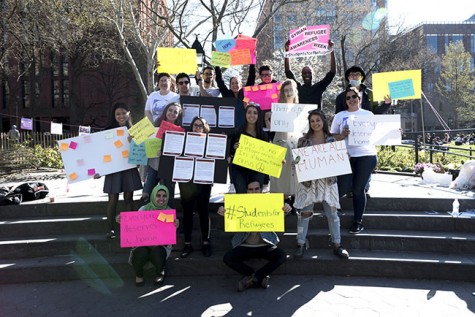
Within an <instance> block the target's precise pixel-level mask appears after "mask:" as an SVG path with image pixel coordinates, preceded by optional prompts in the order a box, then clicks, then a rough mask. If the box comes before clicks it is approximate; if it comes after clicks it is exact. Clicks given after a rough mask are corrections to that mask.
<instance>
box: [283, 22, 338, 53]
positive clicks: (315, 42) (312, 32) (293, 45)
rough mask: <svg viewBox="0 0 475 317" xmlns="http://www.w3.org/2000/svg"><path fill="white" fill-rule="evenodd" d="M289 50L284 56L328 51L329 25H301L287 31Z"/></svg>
mask: <svg viewBox="0 0 475 317" xmlns="http://www.w3.org/2000/svg"><path fill="white" fill-rule="evenodd" d="M289 39H290V45H289V51H288V52H285V57H302V56H313V55H321V54H325V53H328V51H329V50H330V49H329V47H328V41H329V40H330V25H328V24H325V25H315V26H302V27H300V28H298V29H295V30H291V31H290V32H289Z"/></svg>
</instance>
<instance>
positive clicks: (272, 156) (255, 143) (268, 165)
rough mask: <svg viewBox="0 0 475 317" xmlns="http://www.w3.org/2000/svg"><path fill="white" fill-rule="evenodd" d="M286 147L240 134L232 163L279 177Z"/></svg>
mask: <svg viewBox="0 0 475 317" xmlns="http://www.w3.org/2000/svg"><path fill="white" fill-rule="evenodd" d="M286 152H287V149H286V148H285V147H282V146H278V145H274V144H272V143H269V142H264V141H261V140H259V139H256V138H252V137H249V136H247V135H244V134H241V137H240V139H239V147H238V148H237V150H236V154H235V155H234V159H233V163H234V164H236V165H239V166H242V167H247V168H249V169H251V170H253V171H257V172H260V173H263V174H269V175H270V176H273V177H276V178H279V177H280V172H281V171H282V161H283V160H284V158H285V153H286Z"/></svg>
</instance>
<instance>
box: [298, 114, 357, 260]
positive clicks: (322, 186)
mask: <svg viewBox="0 0 475 317" xmlns="http://www.w3.org/2000/svg"><path fill="white" fill-rule="evenodd" d="M308 125H309V129H308V132H307V134H305V136H304V137H301V138H300V139H299V140H298V144H297V147H299V148H302V147H308V146H313V145H318V144H324V143H329V142H335V138H334V137H332V136H331V135H330V131H329V129H328V122H327V118H326V116H325V114H324V113H323V112H322V111H321V110H318V109H316V110H313V111H312V112H310V114H309V115H308ZM339 198H340V197H339V196H338V186H337V180H336V177H327V178H320V179H315V180H311V181H306V182H302V183H298V185H297V190H296V193H295V202H294V208H295V209H297V213H298V222H297V244H298V249H297V251H295V253H294V256H295V257H302V256H303V255H304V253H305V250H306V249H308V246H309V245H308V240H307V232H308V224H309V222H310V219H311V218H312V217H313V207H314V204H315V203H322V205H323V211H324V212H325V217H326V218H327V222H328V228H329V229H330V235H331V244H332V246H333V253H334V254H335V255H337V256H339V257H340V258H343V259H347V258H348V257H349V254H348V251H346V250H345V249H344V248H343V247H342V246H341V236H340V217H338V213H337V209H338V208H340V202H339Z"/></svg>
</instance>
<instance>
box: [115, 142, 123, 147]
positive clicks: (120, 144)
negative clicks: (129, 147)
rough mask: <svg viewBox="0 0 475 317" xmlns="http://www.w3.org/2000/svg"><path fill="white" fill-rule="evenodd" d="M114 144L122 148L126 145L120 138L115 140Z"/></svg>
mask: <svg viewBox="0 0 475 317" xmlns="http://www.w3.org/2000/svg"><path fill="white" fill-rule="evenodd" d="M114 145H115V147H116V148H120V147H121V146H122V145H124V143H122V141H120V140H117V141H115V142H114Z"/></svg>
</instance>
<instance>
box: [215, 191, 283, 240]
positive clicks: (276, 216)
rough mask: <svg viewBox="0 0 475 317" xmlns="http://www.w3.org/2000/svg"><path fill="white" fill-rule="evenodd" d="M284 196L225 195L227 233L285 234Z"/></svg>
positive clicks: (225, 225)
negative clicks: (269, 232)
mask: <svg viewBox="0 0 475 317" xmlns="http://www.w3.org/2000/svg"><path fill="white" fill-rule="evenodd" d="M283 206H284V195H283V194H226V195H224V208H225V209H226V212H225V213H224V231H225V232H268V231H274V232H284V211H283V210H282V207H283Z"/></svg>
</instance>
